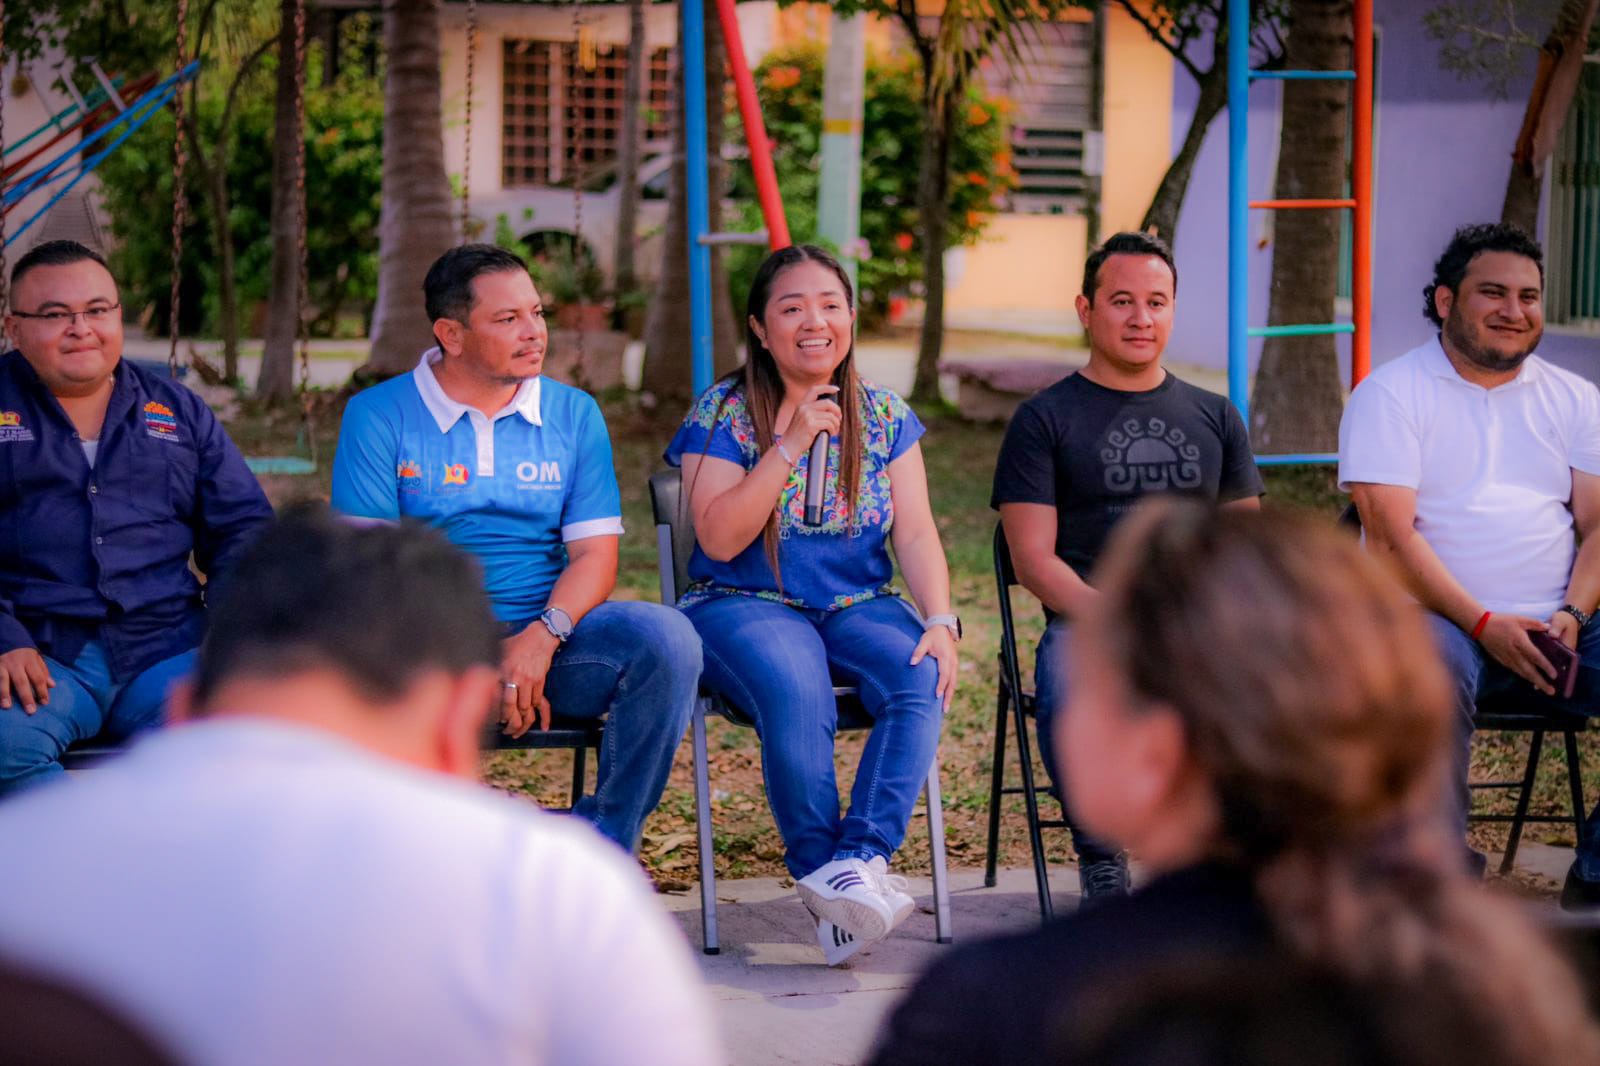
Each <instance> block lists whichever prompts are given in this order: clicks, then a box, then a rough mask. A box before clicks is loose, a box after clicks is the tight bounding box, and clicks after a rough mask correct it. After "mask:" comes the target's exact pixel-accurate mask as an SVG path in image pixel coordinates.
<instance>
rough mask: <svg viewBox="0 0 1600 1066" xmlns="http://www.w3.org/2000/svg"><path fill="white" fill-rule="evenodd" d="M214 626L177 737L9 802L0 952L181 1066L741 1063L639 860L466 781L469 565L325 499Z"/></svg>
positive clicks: (231, 597)
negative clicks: (345, 513) (86, 1001)
mask: <svg viewBox="0 0 1600 1066" xmlns="http://www.w3.org/2000/svg"><path fill="white" fill-rule="evenodd" d="M208 613H209V617H210V629H209V633H208V635H207V637H206V641H205V644H204V645H203V646H202V647H201V649H200V656H199V664H198V667H197V670H196V674H195V678H194V680H193V682H192V684H190V683H186V684H184V685H183V686H182V687H181V688H180V689H179V690H178V691H177V692H176V694H175V695H174V697H173V700H172V716H173V718H174V720H175V721H176V722H178V723H179V724H177V725H175V726H174V727H173V728H171V729H167V730H161V731H158V732H156V733H153V734H151V735H150V736H149V738H148V739H145V740H141V741H140V742H139V743H137V744H136V745H135V746H134V747H133V750H131V751H130V752H128V753H127V754H126V755H124V756H122V757H120V758H119V759H117V760H116V761H115V762H114V763H113V764H111V765H108V766H106V767H105V768H104V769H101V770H96V771H95V772H94V773H92V774H89V775H87V776H85V778H84V779H83V780H82V781H81V782H74V784H73V787H71V788H40V789H35V790H32V791H31V792H30V793H29V794H27V795H23V796H19V797H18V798H17V799H16V800H14V801H8V802H7V803H6V804H4V805H0V840H4V841H5V842H6V846H7V848H8V849H10V851H9V852H8V861H7V863H6V865H5V891H4V892H0V958H4V959H6V960H8V962H9V963H10V964H11V965H13V966H16V967H20V968H23V969H25V970H26V971H28V972H30V973H33V974H36V975H38V976H41V977H46V978H49V979H50V980H52V981H54V982H57V983H60V984H63V985H66V986H69V987H72V988H74V989H77V990H80V991H81V992H83V993H86V994H87V995H88V996H89V997H90V998H92V999H93V1000H95V1001H97V1002H100V1003H103V1004H105V1006H106V1007H108V1008H110V1009H112V1010H114V1011H115V1012H116V1013H117V1014H118V1015H119V1016H122V1017H125V1018H127V1020H128V1021H129V1022H131V1023H133V1024H135V1025H136V1026H137V1027H138V1028H139V1030H140V1031H142V1032H146V1033H148V1034H149V1036H150V1037H151V1039H152V1040H153V1041H155V1043H156V1044H157V1045H158V1046H161V1047H164V1048H168V1049H170V1050H171V1053H172V1055H173V1057H174V1058H173V1061H176V1062H187V1063H208V1064H212V1066H246V1064H250V1066H255V1064H266V1063H351V1064H358V1063H384V1064H405V1063H416V1064H418V1066H422V1064H430V1066H431V1064H435V1063H451V1064H479V1063H481V1064H484V1066H499V1064H502V1063H530V1064H531V1063H547V1064H550V1066H567V1064H592V1066H609V1064H612V1063H630V1064H631V1063H644V1064H655V1066H711V1064H713V1063H720V1062H724V1061H726V1060H725V1059H723V1058H722V1057H721V1056H720V1054H719V1053H718V1049H717V1047H716V1039H715V1035H714V1030H713V1022H712V1018H711V1010H710V1002H709V1000H708V997H707V996H706V994H705V992H704V989H703V988H702V987H701V985H700V980H699V976H698V974H697V973H696V972H695V968H694V964H693V962H692V961H691V960H690V957H689V953H688V951H687V949H686V946H685V945H684V942H683V938H682V936H681V935H680V934H679V933H678V931H677V930H676V929H675V928H674V927H673V925H672V922H671V921H670V920H669V919H668V917H667V915H666V913H665V912H664V911H663V910H662V908H661V906H660V905H659V904H658V903H657V902H656V900H655V899H654V897H653V895H652V893H651V891H650V886H649V884H648V882H646V881H645V879H644V877H643V876H642V875H641V874H640V872H639V869H638V867H637V866H635V865H634V864H633V863H632V862H630V861H629V860H628V859H627V858H626V857H625V856H623V855H622V854H621V853H620V852H618V851H617V850H616V849H615V848H613V847H611V846H610V845H609V844H607V843H605V842H603V841H602V840H601V838H600V837H599V836H598V835H597V834H596V833H595V832H594V831H593V830H592V829H590V828H589V827H588V826H587V825H583V824H581V823H579V822H576V821H573V820H571V819H565V818H555V817H551V816H549V815H546V814H544V813H543V812H541V811H538V810H534V809H532V808H530V807H529V806H528V805H527V804H525V803H519V802H517V801H515V800H513V799H509V798H507V797H505V796H502V795H500V794H498V793H495V792H493V791H491V790H490V789H487V788H484V787H482V786H481V785H478V784H476V783H474V782H473V781H472V780H471V778H472V777H473V775H474V774H475V773H476V771H477V767H478V744H479V741H480V740H481V738H482V736H483V725H484V720H485V718H486V717H487V716H488V715H489V714H490V713H491V712H492V709H493V707H494V706H495V705H496V704H497V703H498V690H499V688H500V674H499V659H500V647H499V644H500V639H499V626H498V624H497V623H496V621H495V619H494V617H493V615H492V614H491V613H490V611H489V604H488V602H487V601H486V599H485V597H484V595H483V592H482V590H481V578H480V576H479V573H478V568H477V566H476V565H474V563H473V562H472V560H470V559H469V558H467V557H466V556H465V555H464V554H463V553H462V552H461V551H460V550H458V549H456V548H454V547H452V546H451V545H450V544H449V543H447V542H446V541H445V539H444V538H443V537H442V536H440V535H439V534H438V533H436V532H434V531H433V530H430V529H425V528H421V527H418V526H415V525H410V524H407V525H385V524H378V525H371V526H367V527H359V526H356V525H355V524H352V523H349V522H343V521H338V520H336V519H335V518H333V517H332V516H331V515H330V514H329V513H328V511H327V509H326V508H324V507H321V506H315V507H312V508H309V509H303V510H298V511H295V512H292V513H290V514H289V515H288V516H286V517H285V518H284V520H283V521H282V522H281V523H279V524H277V525H276V526H273V527H271V528H269V529H268V530H267V531H266V532H265V533H263V534H262V535H261V536H260V538H259V539H258V540H257V541H256V542H255V544H254V545H253V546H251V547H250V548H248V549H247V550H246V552H245V554H244V555H243V556H242V557H241V558H240V559H239V560H238V565H237V566H236V567H234V568H232V569H231V570H230V576H229V578H228V580H227V581H226V582H224V583H223V585H222V587H221V588H220V590H219V591H218V592H217V593H216V595H215V596H214V597H213V598H212V599H211V600H210V603H209V611H208ZM8 1037H9V1034H7V1035H6V1036H0V1059H3V1060H5V1061H12V1056H10V1055H8V1054H6V1051H9V1050H11V1048H10V1047H9V1046H8V1045H7V1044H5V1043H4V1041H5V1040H6V1039H7V1038H8Z"/></svg>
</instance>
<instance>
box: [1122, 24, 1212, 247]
mask: <svg viewBox="0 0 1600 1066" xmlns="http://www.w3.org/2000/svg"><path fill="white" fill-rule="evenodd" d="M1218 40H1219V41H1223V42H1224V43H1223V44H1219V45H1218V46H1217V49H1216V52H1217V56H1216V58H1215V59H1214V60H1213V61H1212V64H1211V69H1209V70H1207V71H1206V72H1205V74H1204V75H1203V76H1202V77H1201V78H1200V81H1199V86H1200V98H1199V99H1198V100H1197V101H1196V102H1195V105H1194V114H1193V115H1192V116H1191V117H1190V119H1189V129H1188V131H1187V132H1186V133H1185V134H1184V135H1183V145H1182V147H1180V148H1179V149H1178V154H1177V155H1175V156H1174V157H1173V158H1172V163H1171V165H1170V166H1168V167H1167V172H1166V173H1165V174H1163V175H1162V176H1161V184H1160V185H1159V186H1157V187H1156V194H1155V196H1153V197H1152V198H1151V200H1150V207H1149V208H1148V209H1147V210H1146V211H1145V213H1144V219H1143V221H1141V222H1140V223H1139V228H1140V229H1142V230H1144V231H1146V232H1149V231H1150V230H1152V229H1153V230H1155V232H1156V234H1157V235H1158V236H1159V237H1161V239H1162V240H1164V241H1166V242H1167V243H1168V244H1169V245H1174V246H1175V245H1176V244H1177V238H1178V215H1179V214H1180V213H1181V212H1182V211H1183V198H1184V194H1185V193H1187V192H1188V190H1189V178H1190V177H1191V176H1192V175H1193V173H1194V164H1195V160H1196V159H1198V158H1200V149H1201V147H1202V146H1203V145H1204V144H1205V141H1206V133H1207V132H1208V131H1209V130H1210V129H1211V123H1212V121H1213V120H1214V119H1215V118H1216V117H1217V115H1218V114H1220V113H1221V112H1222V109H1223V108H1224V107H1226V106H1227V103H1228V58H1227V47H1226V42H1225V39H1224V38H1222V37H1221V36H1220V35H1218Z"/></svg>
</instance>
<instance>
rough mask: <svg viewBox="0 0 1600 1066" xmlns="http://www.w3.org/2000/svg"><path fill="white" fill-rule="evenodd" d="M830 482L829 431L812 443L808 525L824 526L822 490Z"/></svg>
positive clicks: (807, 478) (807, 504)
mask: <svg viewBox="0 0 1600 1066" xmlns="http://www.w3.org/2000/svg"><path fill="white" fill-rule="evenodd" d="M827 481H828V431H827V430H823V431H822V432H821V433H818V434H817V439H816V440H814V441H812V442H811V459H810V461H809V462H808V463H807V464H806V525H808V526H820V525H822V490H823V487H824V486H825V485H826V484H827Z"/></svg>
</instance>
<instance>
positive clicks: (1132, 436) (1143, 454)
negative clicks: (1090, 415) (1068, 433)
mask: <svg viewBox="0 0 1600 1066" xmlns="http://www.w3.org/2000/svg"><path fill="white" fill-rule="evenodd" d="M1099 451H1100V461H1101V462H1102V463H1103V464H1105V486H1106V491H1107V492H1114V493H1118V494H1124V495H1125V494H1131V493H1138V494H1141V495H1142V494H1144V493H1148V492H1193V491H1195V490H1196V489H1198V488H1199V487H1200V485H1201V483H1202V482H1203V481H1204V476H1203V475H1202V474H1201V471H1200V449H1199V448H1198V447H1196V446H1195V445H1194V444H1192V443H1191V442H1190V441H1189V435H1188V434H1186V433H1185V432H1184V431H1183V430H1181V429H1179V428H1178V427H1177V426H1169V425H1167V422H1166V419H1164V418H1157V417H1149V418H1146V417H1144V416H1142V415H1141V416H1139V417H1136V418H1129V419H1127V420H1126V421H1124V422H1123V423H1122V424H1121V425H1119V426H1115V427H1113V428H1111V429H1108V430H1107V431H1106V435H1105V436H1104V437H1103V438H1101V443H1100V449H1099Z"/></svg>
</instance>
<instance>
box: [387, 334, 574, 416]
mask: <svg viewBox="0 0 1600 1066" xmlns="http://www.w3.org/2000/svg"><path fill="white" fill-rule="evenodd" d="M443 358H444V353H443V352H441V351H440V350H439V349H438V347H437V346H435V347H433V348H429V349H428V350H427V351H425V352H423V353H422V361H421V362H419V363H418V364H417V369H416V379H417V392H419V393H421V394H422V403H423V405H424V406H425V407H427V409H428V413H429V414H431V415H432V416H433V420H434V421H435V422H437V423H438V424H439V432H440V433H448V432H450V427H451V426H453V425H455V424H456V423H457V422H458V421H460V420H461V416H462V415H468V416H470V415H473V414H478V415H480V416H481V415H482V412H481V411H478V410H477V408H475V407H468V406H467V405H466V404H464V403H459V402H457V401H455V400H452V399H451V398H450V397H449V396H447V395H445V391H444V388H443V387H442V386H440V384H439V379H438V378H436V377H434V376H433V364H434V363H437V362H438V361H439V360H441V359H443ZM543 380H544V379H543V378H542V377H532V378H529V379H528V380H526V381H524V382H523V383H522V384H521V385H518V386H517V394H516V395H515V396H513V397H511V402H510V403H508V404H506V405H505V406H504V407H503V408H501V409H500V410H499V411H496V412H495V415H494V418H492V419H490V421H493V422H497V421H499V420H500V419H502V418H505V417H507V416H508V415H514V414H515V415H521V416H522V417H523V418H524V419H525V420H526V421H527V422H528V424H529V425H534V426H542V425H544V419H543V418H541V417H540V415H539V395H540V392H541V391H542V390H541V389H540V387H539V386H540V383H541V382H542V381H543Z"/></svg>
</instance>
